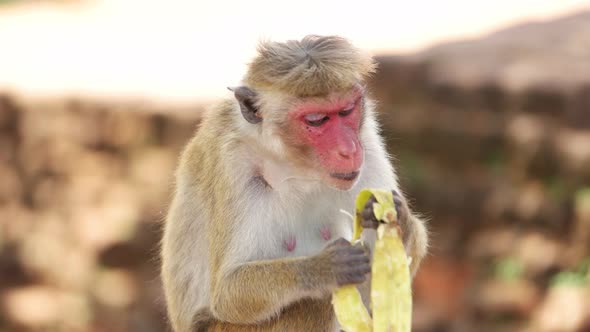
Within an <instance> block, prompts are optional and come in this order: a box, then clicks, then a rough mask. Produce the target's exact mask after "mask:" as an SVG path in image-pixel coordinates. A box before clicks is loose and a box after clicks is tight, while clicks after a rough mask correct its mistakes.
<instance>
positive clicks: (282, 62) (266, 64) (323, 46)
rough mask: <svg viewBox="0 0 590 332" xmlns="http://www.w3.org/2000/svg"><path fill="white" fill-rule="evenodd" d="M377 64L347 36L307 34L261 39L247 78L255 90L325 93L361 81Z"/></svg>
mask: <svg viewBox="0 0 590 332" xmlns="http://www.w3.org/2000/svg"><path fill="white" fill-rule="evenodd" d="M375 68H376V64H375V62H374V61H373V59H372V58H371V57H370V56H369V55H367V54H365V53H363V52H362V51H360V50H359V49H357V48H356V47H354V46H353V45H351V44H350V42H348V41H347V40H346V39H344V38H341V37H336V36H327V37H322V36H307V37H305V38H303V39H302V40H301V41H298V40H289V41H287V42H286V43H278V42H263V43H261V44H260V45H259V46H258V56H257V57H256V58H255V59H254V61H252V63H251V64H250V67H249V70H248V73H247V74H246V77H245V79H244V82H245V83H246V85H248V86H250V87H252V88H254V89H255V90H256V89H268V90H280V91H282V92H285V93H286V94H288V95H291V96H297V97H308V96H324V95H327V94H329V93H331V92H334V91H342V90H345V89H348V88H350V87H352V86H354V85H355V84H357V83H358V82H362V81H363V80H364V79H365V78H366V77H367V76H368V75H370V74H371V73H373V72H374V71H375Z"/></svg>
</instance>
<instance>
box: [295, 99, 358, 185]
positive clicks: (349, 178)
mask: <svg viewBox="0 0 590 332" xmlns="http://www.w3.org/2000/svg"><path fill="white" fill-rule="evenodd" d="M361 99H362V90H360V89H354V90H353V91H352V92H351V93H350V94H347V95H344V96H342V95H341V96H337V97H333V98H327V99H326V100H325V101H320V102H318V101H309V102H304V103H301V104H299V105H297V107H296V108H295V110H294V111H293V112H291V120H292V123H294V125H295V126H296V127H297V130H296V135H297V136H298V137H297V138H298V139H299V140H301V141H303V142H306V143H307V144H309V145H310V146H311V147H312V148H313V151H314V152H315V154H316V156H317V157H318V160H319V162H320V164H321V166H322V167H323V168H324V169H325V170H326V171H327V173H328V174H327V175H328V176H329V180H330V181H331V182H332V183H333V184H335V185H336V186H337V187H338V188H340V189H349V188H350V187H351V186H352V184H353V183H354V180H356V177H357V176H358V172H359V170H360V168H361V165H362V163H363V147H362V146H361V143H360V140H359V130H360V120H361V109H360V108H361Z"/></svg>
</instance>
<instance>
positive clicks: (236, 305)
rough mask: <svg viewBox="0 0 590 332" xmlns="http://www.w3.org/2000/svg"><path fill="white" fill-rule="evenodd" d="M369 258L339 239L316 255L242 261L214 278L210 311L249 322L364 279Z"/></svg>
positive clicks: (225, 317)
mask: <svg viewBox="0 0 590 332" xmlns="http://www.w3.org/2000/svg"><path fill="white" fill-rule="evenodd" d="M369 271H370V265H369V258H368V257H367V256H366V254H365V252H364V251H363V250H362V249H361V248H357V247H353V246H352V245H351V244H350V243H349V242H348V241H346V240H344V239H339V240H336V241H334V242H332V243H331V244H330V245H328V246H327V247H326V248H325V249H324V250H323V251H322V252H320V253H319V254H318V255H315V256H311V257H297V258H283V259H275V260H263V261H254V262H248V263H243V264H241V265H239V266H237V267H236V268H233V269H231V270H229V271H228V272H227V273H222V274H221V277H220V278H218V279H217V280H215V281H214V284H213V292H212V298H211V311H212V312H213V314H214V315H215V317H216V318H217V319H219V320H221V321H226V322H230V323H240V324H255V323H260V322H262V321H265V320H268V319H270V318H272V317H273V316H275V315H277V314H278V313H279V312H280V311H281V309H282V308H284V307H286V306H287V305H289V304H291V303H293V302H296V301H298V300H300V299H302V298H306V297H322V296H326V295H328V294H330V293H331V292H332V291H333V290H334V289H335V288H336V287H338V286H341V285H344V284H358V283H362V282H363V281H365V278H366V277H365V275H366V274H367V273H368V272H369Z"/></svg>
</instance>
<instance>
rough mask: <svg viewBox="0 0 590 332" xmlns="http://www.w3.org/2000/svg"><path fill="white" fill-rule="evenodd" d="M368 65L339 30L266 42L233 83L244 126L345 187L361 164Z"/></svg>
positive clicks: (281, 156) (371, 66) (269, 147)
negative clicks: (236, 84)
mask: <svg viewBox="0 0 590 332" xmlns="http://www.w3.org/2000/svg"><path fill="white" fill-rule="evenodd" d="M374 70H375V63H374V62H373V60H372V58H371V57H370V56H368V55H365V54H364V53H362V52H361V51H360V50H358V49H357V48H355V47H354V46H352V45H351V44H350V43H349V42H348V41H347V40H345V39H343V38H340V37H333V36H329V37H320V36H307V37H305V38H303V39H302V40H301V41H293V40H292V41H287V42H285V43H277V42H264V43H261V44H260V45H259V47H258V56H257V57H255V58H254V60H253V62H252V63H251V64H250V66H249V70H248V73H247V74H246V76H245V78H244V85H243V86H240V87H237V88H234V89H233V91H234V94H235V96H236V99H237V100H238V102H239V104H240V109H241V112H242V115H243V117H244V119H245V123H246V124H247V125H248V126H249V129H248V130H249V131H250V134H252V135H257V136H261V137H260V138H261V139H257V140H256V141H258V142H261V144H262V145H263V148H264V149H265V151H267V152H268V153H270V154H272V155H273V158H275V159H278V160H282V161H287V162H289V163H291V164H293V165H294V166H295V168H296V169H298V170H304V172H305V173H306V174H308V175H309V174H311V176H312V177H314V178H320V179H321V180H322V181H323V182H324V183H325V184H327V185H329V186H330V187H332V188H336V189H339V190H348V189H350V188H352V186H353V185H354V184H355V183H356V180H357V179H358V176H359V173H360V171H361V167H362V164H363V159H364V150H363V142H362V141H361V139H360V133H361V127H362V124H363V119H364V117H365V102H364V92H365V91H364V88H363V82H364V80H365V78H366V77H367V76H368V75H370V74H371V73H373V72H374Z"/></svg>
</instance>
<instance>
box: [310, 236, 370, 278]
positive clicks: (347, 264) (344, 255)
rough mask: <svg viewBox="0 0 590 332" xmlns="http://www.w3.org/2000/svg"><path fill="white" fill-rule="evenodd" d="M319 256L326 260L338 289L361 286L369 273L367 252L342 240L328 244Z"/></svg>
mask: <svg viewBox="0 0 590 332" xmlns="http://www.w3.org/2000/svg"><path fill="white" fill-rule="evenodd" d="M320 255H321V256H323V257H324V258H325V259H326V262H327V264H328V265H329V267H330V269H331V272H332V275H333V278H334V281H335V283H336V285H337V286H338V287H340V286H344V285H350V284H361V283H363V282H365V280H366V279H367V274H368V273H369V272H371V265H370V261H369V256H368V255H367V251H366V250H365V249H364V248H362V247H359V246H354V245H352V244H351V243H350V242H348V241H347V240H345V239H343V238H340V239H338V240H336V241H334V242H332V243H330V244H329V245H328V246H326V248H324V250H323V251H322V252H321V253H320Z"/></svg>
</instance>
